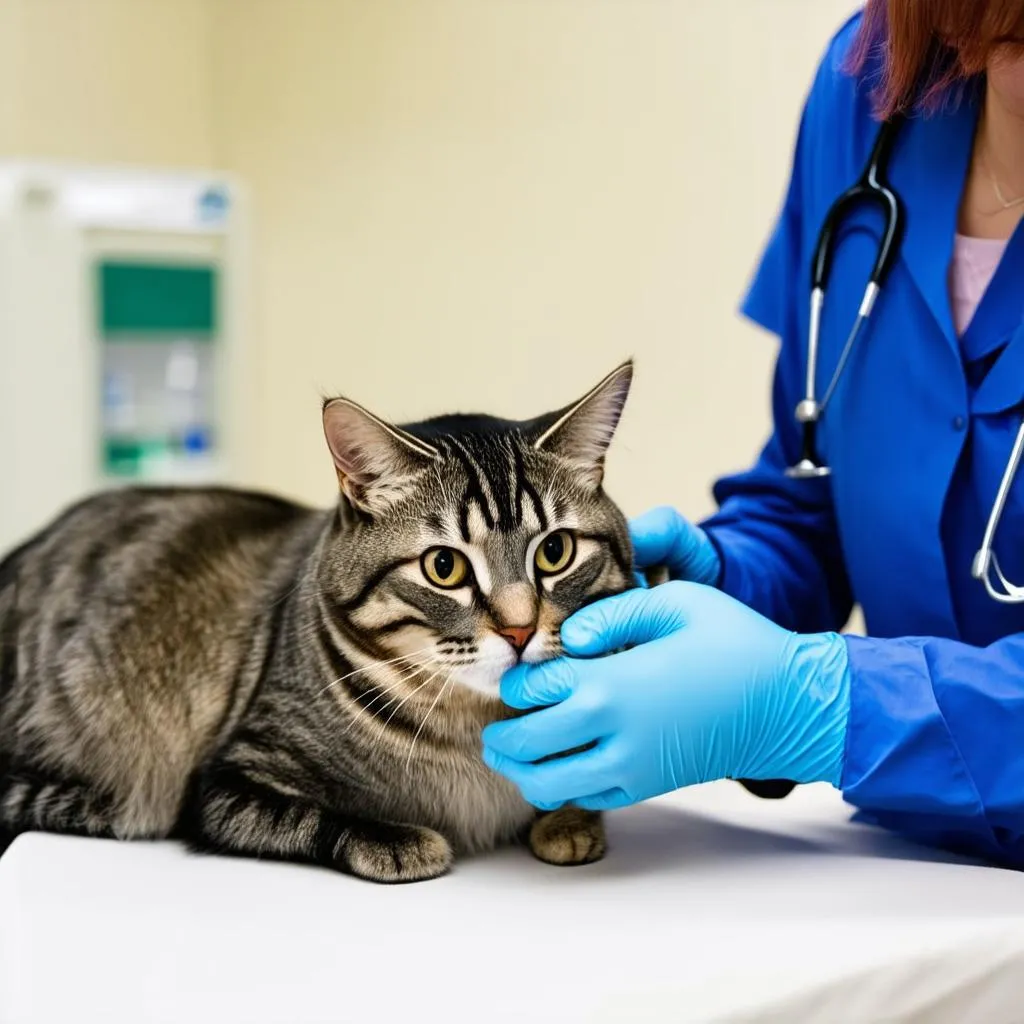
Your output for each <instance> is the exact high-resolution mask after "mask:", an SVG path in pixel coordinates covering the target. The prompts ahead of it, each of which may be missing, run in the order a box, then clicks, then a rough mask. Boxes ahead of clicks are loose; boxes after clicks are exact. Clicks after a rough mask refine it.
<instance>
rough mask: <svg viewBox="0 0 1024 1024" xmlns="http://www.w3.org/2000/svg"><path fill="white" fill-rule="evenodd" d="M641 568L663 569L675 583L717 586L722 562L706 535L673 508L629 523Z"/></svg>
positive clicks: (636, 559) (637, 563)
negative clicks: (659, 567) (678, 581)
mask: <svg viewBox="0 0 1024 1024" xmlns="http://www.w3.org/2000/svg"><path fill="white" fill-rule="evenodd" d="M629 534H630V539H631V540H632V542H633V553H634V557H635V561H636V566H637V568H638V569H641V570H643V569H650V568H654V567H658V566H664V567H665V568H666V569H668V573H669V577H670V578H671V579H674V580H689V581H690V582H692V583H707V584H708V585H709V586H715V585H717V583H718V577H719V575H720V574H721V569H722V567H721V560H720V559H719V557H718V551H717V550H716V549H715V546H714V544H712V543H711V541H710V540H709V539H708V535H707V533H705V532H704V530H702V529H701V528H700V527H699V526H696V525H694V524H693V523H691V522H690V521H689V520H688V519H685V518H684V517H683V516H681V515H680V514H679V513H678V512H677V511H676V510H675V509H674V508H667V507H666V508H655V509H652V510H651V511H650V512H645V513H644V514H643V515H641V516H637V518H636V519H633V520H631V521H630V523H629Z"/></svg>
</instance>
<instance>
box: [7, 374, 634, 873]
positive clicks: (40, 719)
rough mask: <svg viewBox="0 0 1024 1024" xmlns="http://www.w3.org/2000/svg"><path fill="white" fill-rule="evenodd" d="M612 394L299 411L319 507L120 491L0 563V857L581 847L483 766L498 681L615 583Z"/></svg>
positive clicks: (416, 856) (339, 862)
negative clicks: (550, 403) (68, 847)
mask: <svg viewBox="0 0 1024 1024" xmlns="http://www.w3.org/2000/svg"><path fill="white" fill-rule="evenodd" d="M631 379H632V365H631V363H629V362H627V363H625V364H623V365H622V366H620V367H618V368H617V369H616V370H615V371H614V372H612V373H611V374H609V375H608V377H606V378H605V379H604V380H603V381H601V383H600V384H598V385H597V386H596V387H595V388H594V389H593V390H591V391H590V392H589V393H588V394H586V395H585V396H584V397H583V398H581V399H580V400H579V401H577V402H575V403H573V404H572V405H569V406H566V407H565V408H563V409H560V410H558V411H557V412H553V413H550V414H548V415H545V416H541V417H539V418H537V419H534V420H530V421H525V422H517V421H508V420H501V419H497V418H494V417H490V416H483V415H463V414H459V415H451V416H442V417H438V418H435V419H430V420H427V421H425V422H422V423H415V424H411V425H405V426H396V425H392V424H390V423H386V422H385V421H383V420H381V419H379V418H378V417H377V416H375V415H373V414H372V413H370V412H368V411H367V410H365V409H363V408H361V407H360V406H358V405H356V404H355V403H354V402H351V401H349V400H348V399H346V398H335V399H331V400H328V401H326V402H325V403H324V406H323V427H324V433H325V438H326V442H327V448H328V449H329V451H330V453H331V455H332V456H333V461H334V466H335V470H336V473H337V477H338V483H339V487H340V495H339V500H338V502H337V504H336V505H335V506H334V507H332V508H330V509H328V510H315V509H310V508H305V507H302V506H300V505H297V504H293V503H290V502H287V501H283V500H280V499H278V498H275V497H271V496H267V495H262V494H257V493H249V492H245V491H240V490H230V489H225V488H156V487H153V488H148V487H143V488H132V487H128V488H123V489H120V488H119V489H115V490H111V491H107V492H104V493H100V494H97V495H95V496H92V497H90V498H88V499H86V500H84V501H82V502H81V503H79V504H77V505H75V506H74V507H72V508H70V509H68V510H66V511H64V512H63V514H61V515H60V516H59V517H58V518H57V519H56V520H55V521H54V522H52V523H51V524H50V525H49V526H48V527H47V528H45V529H43V530H42V531H41V532H39V533H37V534H36V535H35V536H34V537H32V538H31V539H30V540H28V541H27V542H26V543H24V544H23V545H22V546H21V547H20V548H18V549H17V550H15V551H14V552H13V553H11V554H10V555H8V556H7V558H6V559H5V560H4V561H3V562H0V838H2V839H4V840H6V841H7V842H9V841H10V839H11V837H13V836H14V835H16V834H17V833H19V832H23V831H27V830H30V829H34V830H43V831H52V832H63V833H72V834H79V835H88V836H106V837H116V838H120V839H144V838H160V837H174V838H178V839H180V840H183V841H185V842H186V843H187V844H188V845H189V846H190V847H191V848H192V849H193V850H196V851H206V852H214V853H224V854H236V855H241V856H251V857H263V858H269V859H282V860H288V861H295V862H299V863H307V864H317V865H323V866H326V867H329V868H334V869H335V870H338V871H342V872H346V873H349V874H352V875H356V876H359V877H361V878H366V879H371V880H373V881H377V882H409V881H416V880H421V879H428V878H434V877H436V876H439V875H442V874H444V873H445V872H446V871H448V870H449V868H450V867H451V865H452V862H453V857H454V855H455V853H463V852H465V853H469V852H472V851H479V850H484V849H487V848H490V847H493V846H495V845H496V844H499V843H505V842H512V841H516V840H519V839H523V840H525V841H526V842H527V843H528V845H529V847H530V849H531V850H532V852H533V853H534V854H535V855H536V856H537V857H538V858H540V859H541V860H544V861H546V862H549V863H555V864H582V863H587V862H590V861H594V860H597V859H598V858H600V857H601V856H602V855H603V853H604V849H605V841H604V835H603V831H602V825H601V820H600V818H599V817H598V815H596V814H592V813H589V812H584V811H580V810H578V809H571V808H563V809H560V810H557V811H554V812H553V813H547V814H545V813H539V812H537V811H536V810H535V809H533V808H532V807H531V806H530V805H529V804H527V803H526V802H525V801H524V800H523V798H522V797H521V795H520V794H519V792H518V790H517V789H516V788H515V787H514V786H512V785H511V784H510V783H508V782H507V781H506V780H504V779H503V778H502V777H500V776H498V775H497V774H495V773H493V772H492V771H490V770H489V769H488V768H487V767H486V766H485V765H484V764H483V762H482V760H481V740H480V733H481V730H482V728H483V727H484V725H486V724H487V723H488V722H490V721H494V720H496V719H498V718H501V717H506V716H509V715H511V714H514V713H515V712H512V711H511V710H510V709H508V708H507V707H505V705H503V704H502V703H501V701H500V699H499V696H498V694H499V680H500V678H501V675H502V673H503V672H504V671H505V670H507V669H508V668H510V667H511V666H513V665H515V664H516V663H517V662H519V661H526V662H536V661H541V660H544V659H546V658H550V657H552V656H553V655H555V654H557V653H558V652H559V641H558V630H559V625H560V623H561V622H562V621H563V620H564V619H565V618H566V616H567V615H569V614H570V613H572V612H573V611H575V610H576V609H578V608H579V607H581V606H582V605H584V604H586V603H588V602H590V601H593V600H595V599H597V598H599V597H601V596H604V595H609V594H613V593H616V592H619V591H622V590H625V589H628V588H630V587H632V586H634V585H635V583H634V575H633V565H632V552H631V548H630V545H629V535H628V532H627V528H626V523H625V520H624V518H623V515H622V514H621V512H620V510H619V509H618V508H617V507H616V505H615V504H614V503H613V502H612V501H611V500H610V499H609V497H608V496H607V495H606V494H605V492H604V490H603V487H602V479H603V469H604V460H605V454H606V450H607V448H608V445H609V443H610V441H611V439H612V435H613V433H614V431H615V429H616V427H617V424H618V421H619V417H620V415H621V412H622V407H623V404H624V402H625V400H626V396H627V394H628V391H629V387H630V383H631Z"/></svg>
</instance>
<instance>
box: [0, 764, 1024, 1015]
mask: <svg viewBox="0 0 1024 1024" xmlns="http://www.w3.org/2000/svg"><path fill="white" fill-rule="evenodd" d="M851 814H852V812H851V809H850V808H849V807H847V806H846V805H845V804H844V803H843V802H842V800H841V798H840V797H839V796H838V794H836V793H835V792H834V791H832V790H831V789H828V788H827V787H823V786H812V787H806V788H802V789H798V790H796V791H795V792H794V793H793V794H792V795H790V796H789V797H788V798H787V799H785V800H782V801H761V800H759V799H757V798H756V797H754V796H752V795H751V794H749V793H747V792H746V791H745V790H744V789H742V788H741V787H740V786H739V785H736V784H732V783H715V784H712V785H707V786H701V787H697V788H695V789H692V790H690V791H688V792H683V793H677V794H673V795H671V796H667V797H662V798H660V799H658V800H654V801H651V802H649V803H648V804H646V805H642V806H639V807H634V808H628V809H626V810H622V811H618V812H615V813H612V814H611V815H609V816H608V833H609V851H608V854H607V856H606V858H605V860H604V861H603V862H601V863H600V864H597V865H592V866H590V867H584V868H556V867H551V866H548V865H544V864H541V863H539V862H537V861H535V860H534V859H533V858H532V857H531V856H530V855H529V854H528V853H527V852H526V851H525V850H503V851H500V852H498V853H495V854H492V855H488V856H483V857H478V858H476V859H468V860H462V861H460V862H458V863H457V865H456V867H455V869H454V871H453V873H452V874H450V875H449V876H447V877H446V878H443V879H439V880H436V881H433V882H424V883H419V884H414V885H404V886H394V887H381V886H376V885H372V884H370V883H367V882H363V881H358V880H356V879H353V878H348V877H344V876H340V875H335V874H332V873H330V872H328V871H324V870H318V869H314V868H306V867H298V866H292V865H285V864H278V863H271V862H255V861H251V860H241V859H231V858H213V857H200V856H192V855H188V854H186V853H185V852H184V850H183V849H182V848H180V847H179V846H177V845H176V844H173V843H137V844H128V843H123V844H122V843H116V842H112V841H111V842H108V841H100V840H86V839H77V838H66V837H57V836H48V835H40V834H35V833H30V834H28V835H24V836H22V837H20V838H19V839H17V840H16V841H15V842H14V844H13V845H12V846H11V848H10V849H9V851H8V852H7V853H6V854H5V855H4V856H3V857H2V858H0V1024H58V1022H59V1024H65V1022H66V1024H94V1022H95V1024H100V1022H102V1024H157V1022H159V1024H170V1022H174V1024H214V1022H216V1024H234V1022H239V1024H270V1022H273V1024H313V1022H317V1024H319V1022H324V1024H328V1022H330V1024H335V1022H348V1021H353V1022H355V1021H359V1022H366V1024H381V1022H392V1021H402V1022H413V1021H415V1022H416V1024H427V1022H432V1021H438V1022H445V1024H464V1022H465V1024H470V1022H471V1024H503V1022H511V1021H517V1022H527V1024H546V1022H548V1021H550V1022H553V1024H573V1022H577V1021H600V1022H608V1021H623V1022H630V1024H634V1022H636V1024H641V1022H653V1021H658V1022H663V1021H669V1022H671V1021H780V1022H781V1021H785V1022H787V1024H789V1022H799V1021H822V1022H828V1024H837V1022H847V1021H849V1022H857V1024H866V1022H872V1021H897V1020H907V1021H911V1020H912V1021H927V1022H942V1024H945V1022H950V1024H953V1022H957V1024H960V1022H965V1021H971V1022H983V1024H1001V1022H1006V1024H1010V1022H1015V1021H1024V874H1021V873H1016V872H1012V871H1006V870H999V869H995V868H990V867H984V866H981V865H976V864H972V863H971V862H969V861H967V860H960V859H957V858H954V857H950V856H944V855H939V854H936V853H934V852H930V851H928V850H925V849H920V848H916V847H914V846H911V845H909V844H906V843H904V842H901V841H899V840H897V839H895V838H894V837H892V836H889V835H887V834H885V833H883V832H880V831H877V830H875V829H872V828H869V827H867V826H861V825H856V824H853V823H851V821H850V818H851Z"/></svg>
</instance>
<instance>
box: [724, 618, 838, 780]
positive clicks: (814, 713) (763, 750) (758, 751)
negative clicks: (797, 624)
mask: <svg viewBox="0 0 1024 1024" xmlns="http://www.w3.org/2000/svg"><path fill="white" fill-rule="evenodd" d="M779 671H780V674H781V675H782V677H783V679H784V680H785V683H784V686H785V689H782V690H780V694H779V696H780V698H781V699H780V700H778V701H777V702H772V703H773V704H774V705H775V706H774V707H771V706H770V705H769V706H768V707H767V708H766V717H771V718H772V719H773V721H772V723H771V727H770V728H765V729H764V730H763V731H762V733H761V736H762V737H763V742H762V743H759V744H758V743H754V744H751V748H752V749H751V751H750V762H751V763H750V764H749V765H748V766H746V768H745V769H744V771H743V772H741V773H739V774H738V775H737V778H748V779H770V778H784V779H790V780H792V781H793V782H798V783H812V782H827V783H829V784H830V785H832V786H834V787H836V788H839V785H840V781H841V779H842V775H843V765H844V760H845V755H846V735H847V728H848V725H849V719H850V667H849V654H848V649H847V644H846V640H845V638H844V637H843V636H841V635H840V634H839V633H793V634H791V636H790V638H789V640H788V642H787V644H786V649H785V652H784V656H783V659H782V664H781V665H780V666H779ZM787 689H788V690H789V691H790V692H786V690H787ZM793 690H796V691H798V692H792V691H793Z"/></svg>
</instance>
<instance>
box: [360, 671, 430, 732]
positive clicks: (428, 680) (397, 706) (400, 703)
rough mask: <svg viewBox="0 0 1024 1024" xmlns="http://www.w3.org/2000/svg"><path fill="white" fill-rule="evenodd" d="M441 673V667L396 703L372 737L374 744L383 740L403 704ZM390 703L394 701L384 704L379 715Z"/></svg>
mask: <svg viewBox="0 0 1024 1024" xmlns="http://www.w3.org/2000/svg"><path fill="white" fill-rule="evenodd" d="M443 671H444V667H443V666H442V667H441V668H439V669H438V670H437V671H436V672H434V673H433V674H431V675H429V676H427V678H426V679H424V680H423V682H422V683H420V684H419V685H418V686H416V687H414V688H413V689H412V691H411V692H410V693H407V694H406V695H405V696H404V697H403V698H402V699H401V700H400V701H399V702H398V704H397V705H396V706H395V708H394V710H393V711H392V712H391V714H390V715H388V718H387V721H386V722H385V723H384V724H383V725H382V726H381V729H380V732H378V733H376V734H375V735H374V738H373V742H374V743H376V742H378V741H379V740H381V739H382V738H383V736H384V733H386V732H387V730H388V726H389V725H390V724H391V719H392V718H394V717H395V715H397V714H398V712H399V711H400V710H401V708H402V706H403V705H404V704H406V703H407V702H408V701H410V700H411V699H412V698H413V697H415V696H416V694H417V693H419V692H420V690H422V689H423V687H425V686H427V685H428V684H429V683H430V682H431V681H433V680H434V679H436V678H437V677H438V676H439V675H440V674H441V673H442V672H443ZM392 703H394V701H393V700H392V701H389V703H388V704H385V705H384V707H383V708H381V709H380V713H381V714H383V713H384V712H385V711H386V710H387V708H388V707H389V705H390V704H392ZM374 717H377V716H376V715H375V716H374Z"/></svg>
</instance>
